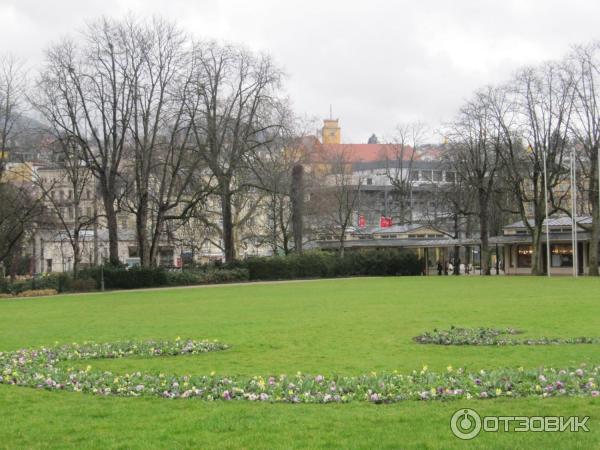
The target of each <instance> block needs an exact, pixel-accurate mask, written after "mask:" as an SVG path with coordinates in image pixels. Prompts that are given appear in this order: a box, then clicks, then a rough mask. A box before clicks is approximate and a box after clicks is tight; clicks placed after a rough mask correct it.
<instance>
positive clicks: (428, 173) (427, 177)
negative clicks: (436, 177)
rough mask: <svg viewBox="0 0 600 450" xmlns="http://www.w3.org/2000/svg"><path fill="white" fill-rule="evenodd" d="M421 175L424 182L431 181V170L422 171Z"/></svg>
mask: <svg viewBox="0 0 600 450" xmlns="http://www.w3.org/2000/svg"><path fill="white" fill-rule="evenodd" d="M421 175H422V176H423V179H424V180H425V181H431V170H422V171H421Z"/></svg>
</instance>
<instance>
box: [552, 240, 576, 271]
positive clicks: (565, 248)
mask: <svg viewBox="0 0 600 450" xmlns="http://www.w3.org/2000/svg"><path fill="white" fill-rule="evenodd" d="M550 265H551V266H552V267H573V249H572V248H571V244H551V245H550Z"/></svg>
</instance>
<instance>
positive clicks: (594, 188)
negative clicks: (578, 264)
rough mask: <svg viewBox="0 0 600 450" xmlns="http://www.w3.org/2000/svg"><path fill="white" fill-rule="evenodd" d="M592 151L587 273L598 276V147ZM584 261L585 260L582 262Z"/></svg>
mask: <svg viewBox="0 0 600 450" xmlns="http://www.w3.org/2000/svg"><path fill="white" fill-rule="evenodd" d="M593 150H594V151H592V157H591V167H590V175H591V176H590V195H589V201H590V203H591V205H592V230H591V236H590V248H589V272H588V274H589V275H592V276H596V277H597V276H598V240H599V235H600V205H598V183H600V180H599V179H598V156H597V155H598V149H597V148H595V149H593ZM584 263H585V262H584Z"/></svg>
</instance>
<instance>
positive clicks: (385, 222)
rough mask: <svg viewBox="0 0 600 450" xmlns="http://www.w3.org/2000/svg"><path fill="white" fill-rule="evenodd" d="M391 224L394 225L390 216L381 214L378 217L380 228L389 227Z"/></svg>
mask: <svg viewBox="0 0 600 450" xmlns="http://www.w3.org/2000/svg"><path fill="white" fill-rule="evenodd" d="M392 225H394V223H393V220H392V218H391V217H385V216H381V218H380V219H379V227H380V228H389V227H391V226H392Z"/></svg>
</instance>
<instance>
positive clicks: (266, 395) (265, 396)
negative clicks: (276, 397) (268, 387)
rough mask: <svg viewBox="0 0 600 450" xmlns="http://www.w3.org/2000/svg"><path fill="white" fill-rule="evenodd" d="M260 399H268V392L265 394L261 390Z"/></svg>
mask: <svg viewBox="0 0 600 450" xmlns="http://www.w3.org/2000/svg"><path fill="white" fill-rule="evenodd" d="M259 398H260V400H261V401H263V402H264V401H267V400H269V394H265V393H264V392H261V394H260V396H259Z"/></svg>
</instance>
